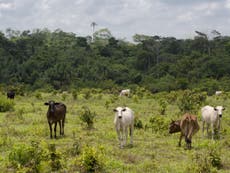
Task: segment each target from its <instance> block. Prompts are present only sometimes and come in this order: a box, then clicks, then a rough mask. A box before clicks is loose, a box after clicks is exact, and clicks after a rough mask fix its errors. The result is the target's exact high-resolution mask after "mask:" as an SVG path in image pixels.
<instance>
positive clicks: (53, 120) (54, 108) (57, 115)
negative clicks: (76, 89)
mask: <svg viewBox="0 0 230 173" xmlns="http://www.w3.org/2000/svg"><path fill="white" fill-rule="evenodd" d="M45 105H48V106H49V108H48V111H47V114H46V115H47V120H48V123H49V127H50V138H53V136H52V124H54V137H55V138H56V128H57V122H58V123H59V127H60V135H64V123H65V114H66V106H65V105H64V104H63V103H56V102H54V101H49V102H46V103H45Z"/></svg>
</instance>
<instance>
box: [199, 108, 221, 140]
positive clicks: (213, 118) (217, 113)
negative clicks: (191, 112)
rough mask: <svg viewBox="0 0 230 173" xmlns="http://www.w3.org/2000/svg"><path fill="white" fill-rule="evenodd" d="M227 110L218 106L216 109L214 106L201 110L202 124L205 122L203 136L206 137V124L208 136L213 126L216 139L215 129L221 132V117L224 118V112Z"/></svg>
mask: <svg viewBox="0 0 230 173" xmlns="http://www.w3.org/2000/svg"><path fill="white" fill-rule="evenodd" d="M224 109H225V108H224V107H223V106H216V107H215V108H214V107H212V106H208V105H207V106H204V107H203V108H202V109H201V116H202V122H203V128H202V131H203V136H204V126H205V123H206V124H207V125H206V126H207V134H208V129H209V125H211V129H212V139H213V138H214V128H216V129H217V130H218V132H219V131H220V123H221V117H222V112H223V110H224Z"/></svg>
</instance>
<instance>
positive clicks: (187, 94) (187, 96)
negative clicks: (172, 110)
mask: <svg viewBox="0 0 230 173" xmlns="http://www.w3.org/2000/svg"><path fill="white" fill-rule="evenodd" d="M206 97H207V94H206V93H201V92H196V91H190V90H185V91H184V92H183V93H182V95H181V96H180V97H179V102H178V106H179V109H180V111H181V112H182V113H185V112H193V113H195V114H196V113H197V111H198V110H199V108H200V107H201V105H202V104H203V103H204V102H205V100H206Z"/></svg>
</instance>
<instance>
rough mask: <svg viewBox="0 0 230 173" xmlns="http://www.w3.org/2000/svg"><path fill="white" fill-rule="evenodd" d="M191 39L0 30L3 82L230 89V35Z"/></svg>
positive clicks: (65, 87) (36, 86)
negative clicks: (128, 40)
mask: <svg viewBox="0 0 230 173" xmlns="http://www.w3.org/2000/svg"><path fill="white" fill-rule="evenodd" d="M196 32H197V36H195V37H194V38H193V39H176V38H173V37H160V36H146V35H138V34H136V35H134V36H133V39H134V43H131V42H127V41H125V40H122V39H116V38H114V37H113V36H112V35H111V33H110V32H109V30H108V29H101V30H99V31H96V32H95V33H94V34H93V36H92V37H91V36H86V37H81V36H77V35H76V34H74V33H68V32H64V31H62V30H60V29H57V30H55V31H52V32H51V31H50V30H48V29H42V30H40V29H36V30H33V31H29V30H28V31H15V30H12V29H7V30H6V32H0V74H1V75H0V83H1V85H2V86H4V87H7V86H12V87H14V86H17V85H20V86H23V87H24V88H26V89H28V90H36V89H60V90H69V89H71V88H82V87H89V88H91V87H92V88H102V89H109V88H114V87H117V88H122V87H131V88H132V87H135V86H138V85H139V86H142V87H145V88H147V89H149V90H150V91H152V92H158V91H171V90H178V89H198V90H201V91H208V92H209V93H212V92H213V91H215V90H225V91H229V90H230V37H229V36H221V34H220V33H218V34H216V35H215V34H213V37H212V38H210V37H208V36H207V35H206V34H203V33H200V32H198V31H196Z"/></svg>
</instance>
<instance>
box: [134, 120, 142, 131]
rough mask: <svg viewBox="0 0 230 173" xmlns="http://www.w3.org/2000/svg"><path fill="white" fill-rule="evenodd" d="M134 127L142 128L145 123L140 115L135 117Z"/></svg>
mask: <svg viewBox="0 0 230 173" xmlns="http://www.w3.org/2000/svg"><path fill="white" fill-rule="evenodd" d="M134 128H137V129H142V128H143V123H142V121H141V120H140V119H139V117H135V119H134Z"/></svg>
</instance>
